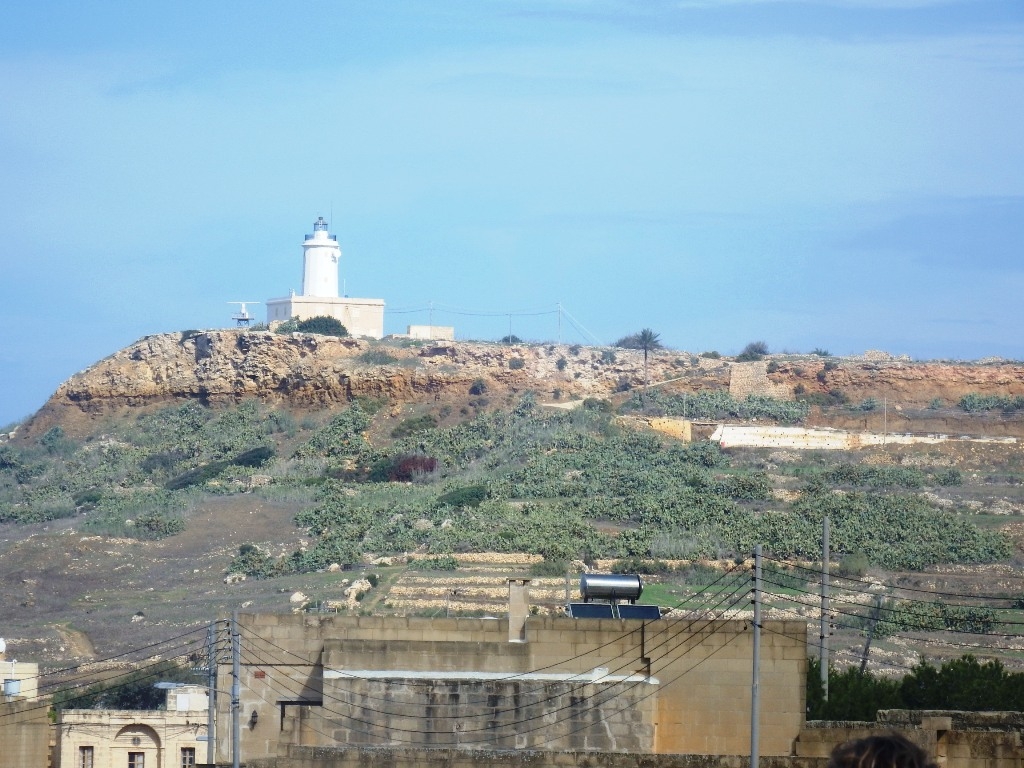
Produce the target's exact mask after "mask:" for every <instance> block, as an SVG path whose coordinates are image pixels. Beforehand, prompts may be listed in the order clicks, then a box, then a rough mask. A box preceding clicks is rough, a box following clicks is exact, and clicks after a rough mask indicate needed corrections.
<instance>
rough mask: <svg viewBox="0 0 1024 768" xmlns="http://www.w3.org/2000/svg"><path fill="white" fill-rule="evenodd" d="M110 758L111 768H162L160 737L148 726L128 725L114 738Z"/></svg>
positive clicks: (140, 724)
mask: <svg viewBox="0 0 1024 768" xmlns="http://www.w3.org/2000/svg"><path fill="white" fill-rule="evenodd" d="M110 757H111V768H162V765H161V760H160V757H161V756H160V737H159V736H158V735H157V733H156V731H155V730H153V729H152V728H151V727H150V726H148V725H143V724H142V723H132V724H131V725H126V726H125V727H124V728H122V729H121V730H120V731H118V732H117V736H115V737H114V743H113V744H111V748H110Z"/></svg>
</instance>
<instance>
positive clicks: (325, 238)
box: [302, 216, 341, 298]
mask: <svg viewBox="0 0 1024 768" xmlns="http://www.w3.org/2000/svg"><path fill="white" fill-rule="evenodd" d="M302 252H303V254H302V295H303V296H319V297H325V298H337V296H338V262H339V261H340V260H341V248H339V247H338V236H337V235H332V234H330V233H329V232H328V231H327V222H326V221H324V217H323V216H320V217H319V218H318V219H317V220H316V222H315V223H314V224H313V234H312V235H306V240H305V242H303V243H302Z"/></svg>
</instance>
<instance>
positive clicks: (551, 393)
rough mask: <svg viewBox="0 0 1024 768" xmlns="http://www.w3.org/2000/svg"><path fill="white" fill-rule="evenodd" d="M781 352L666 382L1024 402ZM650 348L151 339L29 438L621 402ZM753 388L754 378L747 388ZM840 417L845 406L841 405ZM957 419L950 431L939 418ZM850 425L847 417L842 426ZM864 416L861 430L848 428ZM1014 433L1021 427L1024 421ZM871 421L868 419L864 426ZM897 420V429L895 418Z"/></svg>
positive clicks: (119, 355) (910, 366)
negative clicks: (479, 396)
mask: <svg viewBox="0 0 1024 768" xmlns="http://www.w3.org/2000/svg"><path fill="white" fill-rule="evenodd" d="M825 363H826V361H825V360H823V359H822V358H819V357H810V356H804V357H802V358H793V357H792V356H788V357H785V358H782V357H779V358H775V363H774V364H773V365H772V366H771V367H768V366H767V365H766V364H765V363H761V364H758V366H757V371H755V372H754V373H756V374H757V375H756V376H752V375H749V374H750V370H748V369H750V366H746V367H744V366H741V365H735V364H733V363H730V362H728V361H725V360H710V359H705V358H700V357H697V356H695V355H690V354H688V353H685V352H678V351H673V350H661V351H657V352H654V353H652V354H651V355H650V360H649V366H648V369H649V371H648V376H649V381H650V382H651V384H652V385H656V386H659V387H662V386H663V387H665V388H666V389H668V390H670V391H676V392H680V391H688V392H696V391H698V390H702V389H719V388H727V387H729V386H730V379H731V378H735V377H737V376H740V377H741V378H743V375H744V371H746V372H747V375H745V378H743V380H744V381H746V384H747V385H749V386H748V387H747V388H748V389H751V387H752V389H751V391H750V392H748V391H743V392H740V391H738V390H739V389H741V388H742V387H739V386H737V387H734V388H736V389H737V391H736V392H735V395H736V396H737V397H743V396H745V395H746V394H751V393H753V394H770V395H772V396H775V397H787V396H788V397H792V395H793V393H794V392H796V391H803V392H807V393H815V392H819V393H826V392H829V391H835V390H840V391H842V392H843V393H844V394H845V395H846V396H847V397H848V398H849V400H850V401H851V402H853V403H858V402H860V401H861V400H863V399H865V398H868V397H874V398H876V399H877V400H878V401H879V402H881V401H882V399H883V398H885V399H886V402H887V403H888V404H889V410H888V418H889V419H893V418H898V416H897V414H898V413H899V412H900V410H901V409H908V410H914V411H920V410H921V409H925V408H927V406H928V404H929V403H930V402H931V401H932V400H933V399H935V398H939V399H941V400H942V401H943V402H944V403H945V404H946V405H947V406H950V407H952V406H954V405H955V404H956V402H957V401H958V400H959V398H961V397H963V396H964V395H965V394H967V393H969V392H976V393H979V394H984V395H990V394H998V395H1004V396H1006V395H1022V394H1024V366H1021V365H1015V364H1010V363H1003V362H995V363H988V364H959V363H958V364H943V363H913V362H909V361H904V360H895V359H892V358H888V359H885V360H873V359H865V358H860V359H858V358H835V359H831V360H830V361H829V364H828V366H826V364H825ZM643 371H644V365H643V354H642V353H641V352H639V351H637V350H625V349H614V350H611V349H608V348H595V347H580V346H576V345H573V346H567V345H561V344H533V345H526V344H520V345H511V346H509V345H499V344H494V343H490V344H488V343H475V342H435V343H427V344H422V345H417V346H407V347H402V346H397V345H380V344H371V343H370V342H366V341H360V340H358V339H349V338H335V337H331V336H319V335H315V334H300V333H296V334H290V335H279V334H275V333H271V332H269V331H249V330H247V329H239V330H222V331H208V332H203V333H194V334H191V335H189V334H178V333H174V334H160V335H155V336H147V337H145V338H143V339H141V340H139V341H138V342H136V343H135V344H132V345H131V346H129V347H127V348H125V349H123V350H121V351H119V352H116V353H115V354H113V355H111V356H110V357H107V358H105V359H103V360H101V361H99V362H97V363H96V364H95V365H93V366H91V367H90V368H87V369H86V370H84V371H82V372H80V373H77V374H75V375H74V376H72V377H71V378H70V379H68V380H67V381H66V382H65V383H64V384H62V385H61V386H60V388H59V389H58V390H57V391H56V392H55V393H54V394H53V396H52V397H51V398H50V399H49V401H48V402H47V403H46V405H45V406H44V407H43V408H42V409H41V410H40V412H39V413H38V414H36V415H35V416H34V417H33V419H32V420H31V421H30V422H29V423H28V424H26V425H25V426H24V427H23V428H22V429H21V430H19V435H21V436H25V437H28V436H31V435H38V434H40V433H41V432H43V431H45V430H46V429H48V428H49V427H50V426H53V425H54V424H60V425H61V426H63V427H64V429H65V430H69V431H71V432H76V431H79V429H80V430H81V431H83V432H85V431H88V429H89V425H88V422H89V421H91V420H92V419H93V418H95V417H101V416H104V415H108V414H116V413H127V412H128V411H130V410H132V409H138V408H146V407H159V406H166V405H173V404H175V403H180V402H183V401H187V400H197V401H199V402H202V403H204V404H209V405H213V406H217V405H230V404H234V403H238V402H240V401H242V400H244V399H248V398H256V399H258V400H261V401H263V402H266V403H269V404H271V405H276V404H281V405H286V406H287V407H289V408H293V409H294V408H298V409H302V408H310V409H314V408H330V407H332V406H337V405H340V404H342V403H345V402H348V401H349V400H351V399H352V398H354V397H360V396H367V397H376V398H387V399H388V400H389V401H390V402H392V403H402V402H410V401H416V400H423V399H428V398H429V399H439V398H442V397H458V398H462V399H465V398H468V397H470V394H469V389H470V386H471V385H472V383H473V381H474V380H476V379H478V378H480V379H483V380H484V381H485V382H486V383H487V385H488V388H489V396H493V395H495V394H498V393H502V392H507V391H516V390H526V389H532V390H535V391H536V392H537V393H538V394H539V396H540V397H541V399H548V400H551V399H554V398H556V397H557V398H560V399H561V400H563V401H564V400H568V399H571V398H582V397H608V396H610V395H612V394H613V393H615V392H617V391H621V390H625V389H628V388H630V387H639V386H641V385H642V384H643V381H644V374H643ZM733 383H734V384H740V383H742V382H739V381H737V382H733ZM833 410H834V409H833ZM833 410H830V411H829V413H828V414H826V415H824V416H821V415H820V414H813V415H812V421H813V422H814V423H823V424H827V423H830V422H833V421H834V422H835V423H834V426H860V427H862V428H863V427H866V426H870V424H868V422H870V421H871V419H875V418H876V417H878V418H881V416H879V414H874V413H872V414H859V413H848V414H843V413H839V412H833ZM914 418H915V420H921V419H922V418H924V419H926V420H927V419H931V420H933V421H935V424H930V423H929V424H927V425H925V424H924V423H920V424H914V425H908V426H907V428H908V429H928V430H932V429H942V430H949V429H953V430H955V429H961V428H964V429H967V428H968V427H969V425H966V424H963V425H962V424H961V422H962V421H963V418H962V414H960V415H957V414H945V415H944V414H940V413H937V412H933V413H929V414H922V413H917V415H916V416H915V417H914ZM940 418H946V419H947V421H948V419H949V418H952V421H950V422H949V423H945V422H940V421H939V420H938V419H940ZM837 419H838V420H839V421H836V420H837ZM843 419H845V420H846V421H850V420H851V419H852V420H853V421H854V422H857V424H853V423H851V424H847V423H845V422H843V423H840V422H841V421H842V420H843ZM1013 421H1014V422H1015V423H1014V424H1013V425H1011V426H1008V427H1007V428H1008V429H1010V428H1011V427H1012V429H1013V430H1016V431H1020V430H1021V428H1022V427H1021V424H1020V423H1016V422H1018V421H1019V419H1013ZM860 422H863V423H860ZM890 426H892V424H890Z"/></svg>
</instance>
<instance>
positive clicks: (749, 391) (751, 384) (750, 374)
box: [729, 360, 793, 400]
mask: <svg viewBox="0 0 1024 768" xmlns="http://www.w3.org/2000/svg"><path fill="white" fill-rule="evenodd" d="M729 394H730V395H732V396H733V398H735V399H736V400H743V399H744V398H746V397H747V396H748V395H766V396H768V397H774V398H775V399H777V400H792V399H793V390H792V388H791V387H789V386H787V385H786V384H776V383H775V382H773V381H772V380H771V379H769V378H768V363H767V362H766V361H764V360H759V361H757V362H752V363H733V364H732V365H731V366H729Z"/></svg>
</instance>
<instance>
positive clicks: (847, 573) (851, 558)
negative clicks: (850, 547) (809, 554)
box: [835, 552, 871, 579]
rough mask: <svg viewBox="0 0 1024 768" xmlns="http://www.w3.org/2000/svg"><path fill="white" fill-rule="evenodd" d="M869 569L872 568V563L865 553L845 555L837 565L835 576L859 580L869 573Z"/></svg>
mask: <svg viewBox="0 0 1024 768" xmlns="http://www.w3.org/2000/svg"><path fill="white" fill-rule="evenodd" d="M869 568H871V561H870V560H868V556H867V555H865V554H864V553H863V552H851V553H849V554H848V555H844V556H843V558H842V560H840V561H839V563H838V564H837V565H836V568H835V574H836V576H842V577H844V578H849V579H859V578H860V577H862V576H863V575H864V574H866V573H867V572H868V569H869Z"/></svg>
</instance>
